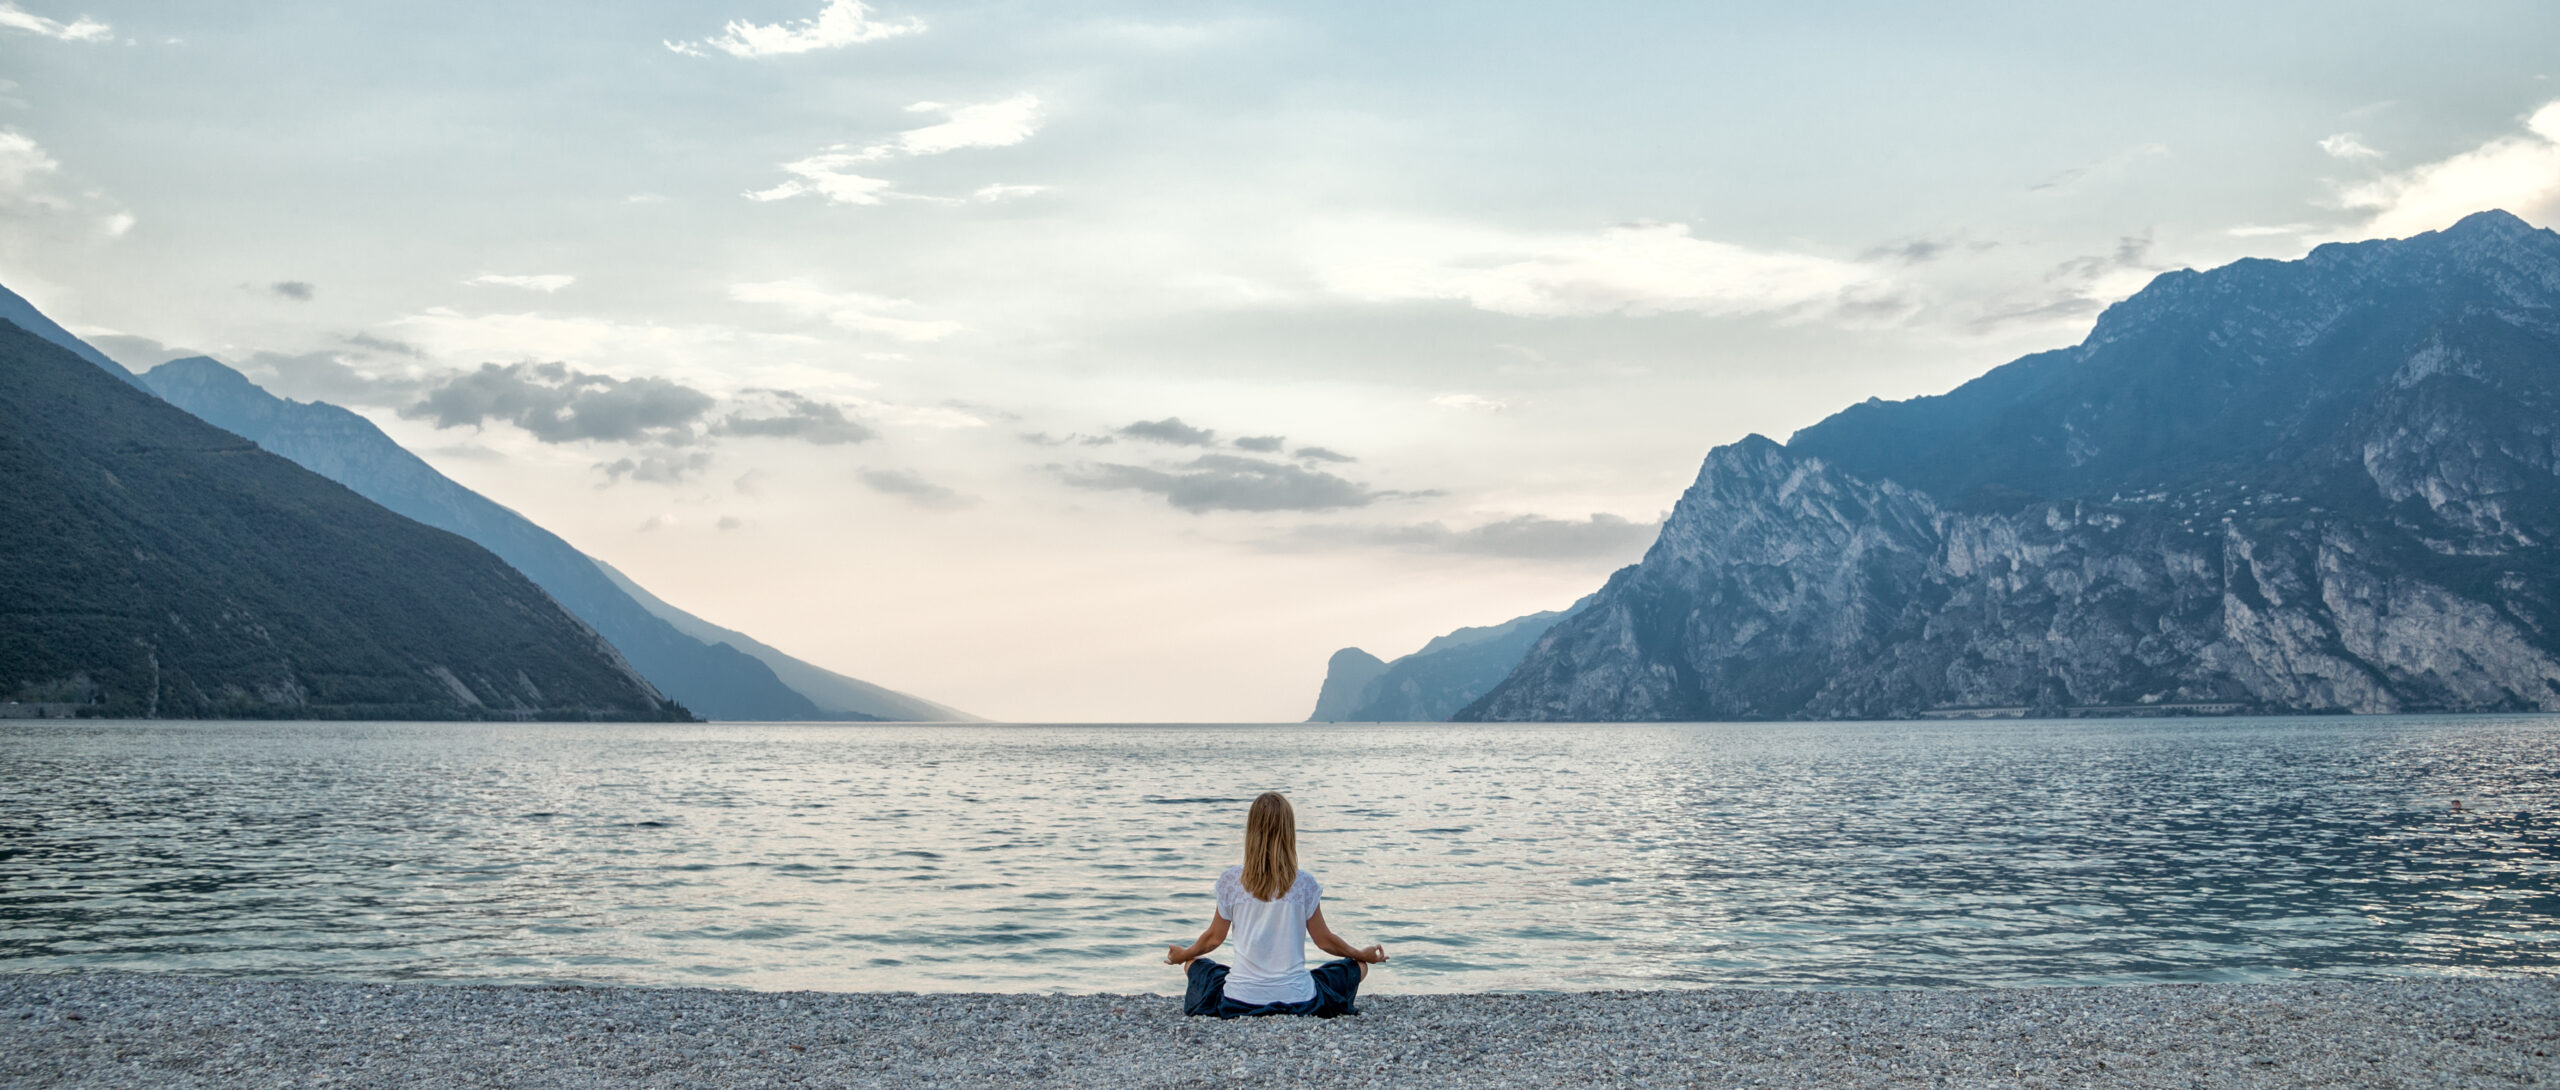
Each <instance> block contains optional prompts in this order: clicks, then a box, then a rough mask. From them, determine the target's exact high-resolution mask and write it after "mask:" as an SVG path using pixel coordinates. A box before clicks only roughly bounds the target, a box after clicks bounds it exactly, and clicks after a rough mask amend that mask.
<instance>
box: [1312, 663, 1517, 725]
mask: <svg viewBox="0 0 2560 1090" xmlns="http://www.w3.org/2000/svg"><path fill="white" fill-rule="evenodd" d="M1386 672H1387V664H1386V661H1385V660H1384V659H1381V658H1379V657H1378V656H1376V655H1372V654H1370V653H1368V652H1366V651H1363V650H1361V649H1359V648H1357V647H1345V648H1343V649H1342V650H1340V651H1336V652H1334V653H1333V657H1332V658H1329V659H1326V660H1325V661H1324V684H1323V685H1320V686H1318V687H1317V688H1316V710H1315V711H1314V712H1313V713H1310V714H1309V715H1308V716H1307V722H1310V723H1341V722H1346V721H1348V722H1354V723H1357V722H1361V721H1362V720H1361V719H1360V717H1359V716H1358V715H1357V714H1355V713H1357V712H1358V711H1359V710H1360V705H1361V704H1362V703H1363V702H1364V701H1363V700H1362V698H1363V697H1366V696H1368V695H1369V686H1370V685H1371V684H1372V683H1374V682H1376V681H1377V680H1378V678H1379V677H1380V676H1381V675H1383V674H1385V673H1386ZM1495 680H1500V679H1499V678H1497V679H1495Z"/></svg>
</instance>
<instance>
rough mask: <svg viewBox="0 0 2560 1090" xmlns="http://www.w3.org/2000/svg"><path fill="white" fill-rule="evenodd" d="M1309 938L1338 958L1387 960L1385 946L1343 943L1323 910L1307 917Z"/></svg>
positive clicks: (1373, 960) (1319, 947) (1365, 961)
mask: <svg viewBox="0 0 2560 1090" xmlns="http://www.w3.org/2000/svg"><path fill="white" fill-rule="evenodd" d="M1220 922H1222V923H1223V922H1224V921H1220ZM1221 937H1223V935H1222V936H1221ZM1307 938H1308V939H1310V940H1312V941H1313V942H1314V943H1315V944H1316V949H1318V950H1322V951H1324V952H1325V953H1328V954H1331V955H1333V956H1335V957H1338V958H1350V959H1351V960H1353V961H1357V962H1364V963H1366V964H1370V965H1375V964H1377V963H1379V962H1381V961H1385V960H1387V948H1386V947H1384V946H1364V947H1353V946H1352V945H1351V944H1350V943H1347V942H1344V941H1342V936H1340V935H1336V934H1334V933H1333V929H1332V928H1330V927H1327V926H1325V923H1324V910H1323V909H1321V908H1319V909H1317V910H1316V914H1315V915H1313V916H1309V917H1307Z"/></svg>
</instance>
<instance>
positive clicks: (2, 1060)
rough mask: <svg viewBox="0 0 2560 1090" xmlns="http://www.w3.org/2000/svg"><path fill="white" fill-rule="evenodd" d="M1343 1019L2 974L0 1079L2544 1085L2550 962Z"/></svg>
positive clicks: (1657, 1000)
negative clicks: (2414, 974)
mask: <svg viewBox="0 0 2560 1090" xmlns="http://www.w3.org/2000/svg"><path fill="white" fill-rule="evenodd" d="M1360 1006H1361V1010H1362V1012H1363V1013H1362V1015H1361V1016H1359V1017H1355V1018H1342V1019H1336V1020H1333V1021H1329V1022H1324V1021H1316V1020H1312V1019H1264V1020H1249V1021H1238V1022H1219V1021H1216V1020H1213V1019H1191V1018H1184V1017H1183V1016H1182V1014H1181V1010H1180V1001H1179V1000H1178V999H1175V998H1171V997H1163V996H1120V995H1039V994H985V993H974V994H973V993H905V992H886V993H872V992H741V991H721V990H712V989H704V988H686V987H667V988H656V987H648V988H643V987H614V986H598V987H585V986H542V985H510V984H468V983H442V982H437V983H397V984H384V983H354V982H330V981H297V980H242V979H232V978H223V977H207V976H192V975H176V974H147V973H115V972H107V973H67V974H28V973H14V974H13V973H0V1085H5V1086H11V1087H15V1086H30V1087H32V1086H45V1087H128V1086H130V1087H190V1086H243V1085H288V1084H290V1085H323V1084H325V1085H331V1086H348V1087H374V1086H382V1087H391V1086H408V1085H444V1086H525V1087H606V1086H613V1087H620V1086H669V1087H672V1086H687V1087H722V1088H726V1087H762V1086H862V1087H869V1086H883V1087H886V1086H909V1085H927V1084H929V1085H978V1084H1001V1085H1040V1086H1063V1087H1084V1086H1094V1087H1123V1086H1127V1087H1191V1086H1213V1085H1214V1086H1238V1085H1248V1084H1251V1083H1256V1082H1264V1083H1269V1082H1278V1083H1282V1084H1286V1085H1306V1086H1344V1087H1355V1086H1431V1085H1449V1086H1469V1087H1513V1086H1522V1087H1525V1086H1558V1085H1563V1086H1580V1085H1610V1086H1654V1085H1659V1086H1701V1085H1704V1086H1728V1085H1735V1086H1738V1085H1749V1084H1754V1083H1762V1082H1766V1083H1770V1084H1792V1085H1806V1086H1904V1085H1908V1086H2017V1085H2071V1084H2080V1083H2088V1082H2092V1081H2096V1080H2101V1079H2103V1080H2106V1081H2108V1082H2110V1083H2113V1084H2116V1085H2126V1086H2169V1085H2175V1086H2197V1085H2203V1086H2233V1087H2257V1086H2269V1087H2273V1086H2307V1085H2350V1084H2352V1085H2392V1084H2426V1085H2453V1086H2532V1085H2552V1084H2554V1083H2555V1082H2560V978H2553V977H2543V976H2501V977H2424V978H2410V979H2404V980H2389V981H2356V982H2342V981H2321V980H2306V981H2302V982H2298V983H2283V984H2152V985H2126V986H2119V987H2093V988H1996V989H1970V990H1960V991H1959V990H1944V991H1781V990H1763V989H1702V990H1694V991H1660V992H1627V991H1620V992H1581V993H1563V992H1546V993H1517V994H1511V993H1494V994H1476V995H1397V994H1387V995H1378V996H1371V997H1364V998H1363V999H1362V1000H1361V1003H1360Z"/></svg>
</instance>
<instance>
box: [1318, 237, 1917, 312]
mask: <svg viewBox="0 0 2560 1090" xmlns="http://www.w3.org/2000/svg"><path fill="white" fill-rule="evenodd" d="M1322 245H1323V246H1324V247H1325V252H1323V253H1322V254H1321V255H1320V257H1319V259H1318V263H1319V266H1320V267H1319V269H1318V271H1317V276H1318V279H1319V281H1320V282H1321V283H1322V284H1323V285H1324V287H1325V288H1326V289H1327V290H1329V291H1332V292H1334V293H1336V294H1340V295H1344V296H1349V297H1351V298H1354V299H1361V300H1367V301H1373V302H1396V301H1410V300H1432V299H1445V300H1455V301H1459V302H1463V303H1466V304H1468V305H1470V306H1473V307H1475V308H1476V309H1478V310H1486V311H1492V312H1494V313H1497V314H1513V315H1519V316H1523V317H1531V318H1562V317H1580V316H1591V315H1604V314H1623V315H1648V314H1666V313H1689V314H1705V315H1740V314H1767V313H1780V312H1798V311H1815V310H1821V309H1825V308H1832V309H1836V308H1839V307H1841V306H1843V305H1844V304H1847V303H1849V302H1852V301H1854V300H1855V299H1857V298H1859V297H1860V296H1862V295H1866V294H1873V293H1875V292H1877V291H1880V290H1881V287H1882V275H1881V273H1880V272H1879V271H1878V270H1877V269H1875V268H1874V267H1872V266H1869V265H1866V264H1862V263H1858V262H1851V261H1839V260H1834V259H1831V258H1826V257H1814V256H1810V255H1805V254H1791V253H1779V252H1773V251H1767V250H1755V249H1752V248H1750V247H1746V246H1738V245H1735V244H1732V243H1728V242H1717V241H1714V240H1711V239H1702V238H1694V237H1691V235H1690V233H1689V228H1688V226H1687V225H1685V224H1677V223H1639V224H1630V225H1625V226H1620V227H1612V228H1609V229H1607V230H1605V231H1601V232H1598V233H1596V234H1515V233H1510V232H1505V231H1499V230H1493V229H1487V228H1474V227H1452V226H1443V225H1418V224H1396V223H1386V222H1372V223H1368V224H1363V225H1355V226H1351V227H1348V228H1344V229H1339V230H1336V231H1334V232H1333V233H1332V237H1331V238H1329V239H1326V240H1323V242H1322Z"/></svg>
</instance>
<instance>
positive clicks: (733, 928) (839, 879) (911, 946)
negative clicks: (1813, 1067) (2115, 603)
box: [0, 717, 2560, 992]
mask: <svg viewBox="0 0 2560 1090" xmlns="http://www.w3.org/2000/svg"><path fill="white" fill-rule="evenodd" d="M1265 787H1274V788H1278V789H1281V790H1285V791H1287V792H1289V793H1290V795H1291V796H1292V797H1293V798H1294V799H1295V801H1296V802H1297V805H1298V808H1299V809H1298V812H1299V821H1300V829H1301V833H1300V842H1301V846H1302V851H1303V854H1304V858H1305V861H1306V864H1307V865H1308V866H1309V868H1310V869H1312V870H1313V871H1314V872H1315V873H1316V874H1318V875H1319V876H1320V877H1321V878H1322V880H1323V881H1324V883H1325V885H1326V916H1327V917H1328V918H1329V919H1330V920H1331V921H1332V922H1333V924H1334V926H1335V929H1336V930H1338V931H1340V932H1342V933H1343V934H1344V935H1345V936H1347V937H1349V938H1351V939H1353V940H1354V941H1356V942H1363V943H1366V942H1371V941H1378V942H1384V943H1386V944H1387V946H1388V948H1389V951H1390V952H1391V953H1392V954H1394V955H1395V961H1394V962H1393V963H1392V964H1391V965H1389V966H1388V967H1387V969H1386V970H1385V975H1384V976H1381V977H1378V978H1376V979H1375V980H1374V981H1373V986H1375V987H1377V988H1379V989H1380V990H1400V991H1447V990H1486V989H1519V988H1564V989H1584V988H1604V987H1667V986H1689V985H1797V986H1804V985H1816V986H1875V985H1898V986H1908V985H1981V984H2049V983H2119V982H2134V981H2159V980H2231V979H2266V978H2275V977H2283V976H2288V975H2293V974H2300V973H2306V972H2308V973H2324V974H2337V975H2348V976H2372V975H2384V974H2407V973H2470V972H2535V973H2552V972H2555V971H2560V719H2554V718H2551V717H2536V718H2449V719H2425V718H2401V719H2387V720H2344V719H2309V720H2183V721H2174V720H2173V721H2149V722H2088V721H2080V722H2067V723H2016V722H2009V723H1992V724H1938V723H1926V724H1901V723H1896V724H1847V725H1842V724H1748V725H1712V724H1711V725H1684V726H1562V727H1558V726H1525V727H1505V726H1492V727H1480V726H1412V727H1385V728H1380V727H1370V726H1359V727H1309V726H1269V727H1236V726H1217V727H875V726H832V725H829V726H805V725H788V726H735V725H722V726H620V725H616V726H551V725H508V726H456V725H451V724H390V725H383V724H339V723H322V724H273V723H249V724H171V723H77V724H58V723H26V722H6V723H0V971H52V970H69V969H77V968H87V967H102V966H112V967H118V968H131V969H152V970H182V971H205V972H224V973H243V974H259V975H278V974H305V973H308V974H325V975H329V976H338V977H366V978H393V977H477V978H496V979H506V980H518V981H556V980H591V981H623V982H637V983H650V984H718V985H728V986H740V987H751V988H824V989H919V990H1005V991H1037V990H1068V991H1085V992H1092V991H1158V992H1167V991H1179V983H1180V976H1179V975H1178V973H1177V972H1176V971H1175V970H1172V969H1169V968H1167V967H1165V966H1163V965H1162V964H1160V959H1161V951H1162V949H1163V947H1164V944H1166V943H1167V942H1172V941H1185V940H1187V939H1189V938H1190V936H1191V935H1192V934H1194V933H1196V932H1197V931H1198V929H1199V928H1200V926H1201V925H1202V924H1204V923H1205V922H1206V921H1207V919H1208V917H1209V914H1210V906H1211V902H1210V899H1209V896H1208V894H1209V889H1210V882H1211V880H1212V878H1213V877H1214V876H1215V875H1216V873H1217V871H1218V870H1219V869H1220V868H1222V867H1224V866H1225V865H1226V864H1227V863H1229V862H1230V861H1232V860H1233V859H1234V858H1235V857H1236V854H1237V852H1238V848H1237V845H1238V843H1239V834H1240V828H1241V825H1242V818H1243V812H1244V806H1245V802H1246V801H1247V800H1248V799H1249V798H1250V796H1251V795H1252V794H1253V793H1254V792H1255V791H1257V790H1260V789H1263V788H1265ZM2455 798H2460V799H2462V800H2464V802H2465V803H2466V805H2467V806H2468V807H2469V811H2468V812H2466V813H2459V814H2457V813H2454V812H2452V811H2451V810H2450V809H2449V806H2450V801H2451V800H2452V799H2455Z"/></svg>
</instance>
